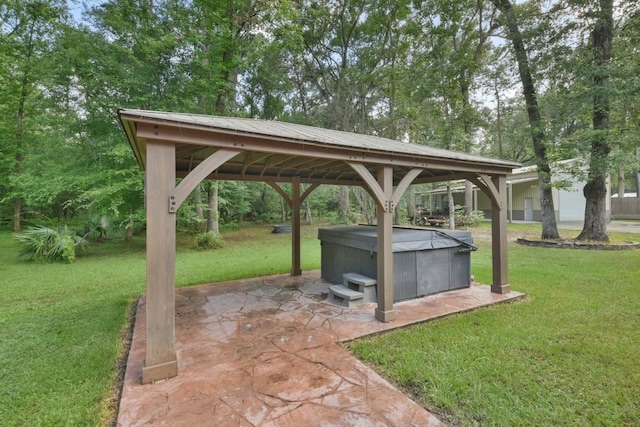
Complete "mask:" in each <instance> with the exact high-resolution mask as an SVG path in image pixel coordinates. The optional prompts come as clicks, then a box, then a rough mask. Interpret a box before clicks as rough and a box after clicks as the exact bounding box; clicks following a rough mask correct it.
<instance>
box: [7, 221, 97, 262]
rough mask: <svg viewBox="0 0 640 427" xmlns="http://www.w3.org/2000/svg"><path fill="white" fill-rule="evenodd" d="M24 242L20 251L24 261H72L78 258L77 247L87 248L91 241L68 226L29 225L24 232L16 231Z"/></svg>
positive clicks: (20, 240) (18, 237)
mask: <svg viewBox="0 0 640 427" xmlns="http://www.w3.org/2000/svg"><path fill="white" fill-rule="evenodd" d="M14 237H15V238H16V239H18V241H19V242H20V243H22V246H23V247H22V249H21V250H20V252H19V253H18V256H19V257H20V259H22V260H24V261H37V260H44V261H50V262H54V261H61V262H66V263H69V262H72V261H73V260H75V259H76V248H79V249H86V248H87V247H88V246H89V242H88V241H87V240H86V239H85V238H84V237H82V236H78V235H76V234H75V233H73V232H71V231H69V230H68V229H67V227H64V228H60V229H58V230H54V229H52V228H48V227H44V226H41V225H40V226H35V227H29V228H28V229H27V230H26V231H24V232H22V233H14Z"/></svg>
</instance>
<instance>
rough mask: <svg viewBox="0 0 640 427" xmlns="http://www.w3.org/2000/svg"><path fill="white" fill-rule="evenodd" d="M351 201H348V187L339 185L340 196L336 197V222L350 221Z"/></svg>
mask: <svg viewBox="0 0 640 427" xmlns="http://www.w3.org/2000/svg"><path fill="white" fill-rule="evenodd" d="M350 215H351V203H350V202H349V187H346V186H344V185H342V186H340V196H339V199H338V222H340V223H347V222H349V221H350V219H349V216H350Z"/></svg>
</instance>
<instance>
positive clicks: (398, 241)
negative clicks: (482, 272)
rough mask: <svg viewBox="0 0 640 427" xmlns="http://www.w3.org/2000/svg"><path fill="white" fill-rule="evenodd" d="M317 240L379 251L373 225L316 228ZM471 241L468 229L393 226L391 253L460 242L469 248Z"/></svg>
mask: <svg viewBox="0 0 640 427" xmlns="http://www.w3.org/2000/svg"><path fill="white" fill-rule="evenodd" d="M318 239H319V240H321V241H323V242H324V241H326V242H331V243H336V244H339V245H344V246H350V247H353V248H358V249H362V250H366V251H369V252H371V253H377V252H378V248H377V234H376V227H375V226H369V225H351V226H337V227H325V228H319V229H318ZM472 243H473V238H472V237H471V232H470V231H464V230H446V231H444V230H442V231H441V230H434V229H418V228H405V227H393V245H392V247H393V252H411V251H423V250H431V249H444V248H454V247H458V246H462V245H464V246H469V247H470V246H471V244H472Z"/></svg>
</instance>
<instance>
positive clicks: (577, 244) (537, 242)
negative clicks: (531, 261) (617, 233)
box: [516, 238, 640, 251]
mask: <svg viewBox="0 0 640 427" xmlns="http://www.w3.org/2000/svg"><path fill="white" fill-rule="evenodd" d="M516 243H519V244H521V245H525V246H537V247H541V248H559V249H590V250H605V251H606V250H613V251H617V250H623V249H640V243H638V242H616V243H609V242H588V241H587V242H583V241H579V240H571V239H559V240H542V239H531V238H526V239H525V238H518V239H516Z"/></svg>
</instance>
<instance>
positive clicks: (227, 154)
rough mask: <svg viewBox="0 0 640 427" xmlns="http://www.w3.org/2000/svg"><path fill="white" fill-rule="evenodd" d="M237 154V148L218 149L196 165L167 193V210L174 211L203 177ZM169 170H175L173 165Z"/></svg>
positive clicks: (238, 152)
mask: <svg viewBox="0 0 640 427" xmlns="http://www.w3.org/2000/svg"><path fill="white" fill-rule="evenodd" d="M238 154H240V151H238V150H218V151H216V152H215V153H213V154H212V155H210V156H209V157H207V158H206V159H205V160H204V161H203V162H202V163H200V164H199V165H198V166H196V167H195V169H193V170H192V171H191V172H189V175H187V176H186V177H185V178H184V179H183V180H182V181H181V182H180V184H179V185H178V186H177V187H176V188H175V189H174V190H173V191H172V192H171V194H170V195H169V198H168V201H169V212H176V211H177V210H178V208H179V207H180V205H182V202H184V201H185V199H186V198H187V197H188V196H189V194H191V192H192V191H193V189H194V188H196V186H197V185H198V184H200V183H201V182H202V180H203V179H205V178H206V177H207V176H208V175H209V174H211V172H213V171H214V170H216V169H217V168H218V167H220V165H223V164H224V163H225V162H226V161H228V160H230V159H232V158H234V157H235V156H237V155H238ZM174 158H175V156H174ZM174 163H175V160H174ZM147 167H148V166H147ZM171 170H174V171H175V165H171ZM174 177H175V172H174ZM174 185H175V184H174Z"/></svg>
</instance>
